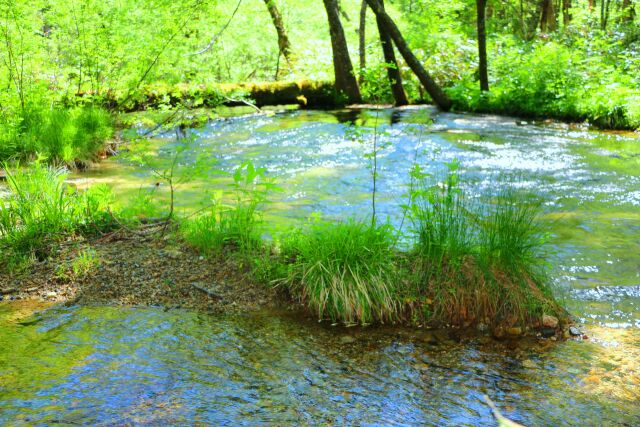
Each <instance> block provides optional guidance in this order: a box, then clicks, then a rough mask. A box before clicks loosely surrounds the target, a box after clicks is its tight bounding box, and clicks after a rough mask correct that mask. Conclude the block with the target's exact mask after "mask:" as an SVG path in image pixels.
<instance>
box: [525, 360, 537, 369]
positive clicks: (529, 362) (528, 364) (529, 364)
mask: <svg viewBox="0 0 640 427" xmlns="http://www.w3.org/2000/svg"><path fill="white" fill-rule="evenodd" d="M522 366H523V367H525V368H529V369H535V368H537V367H538V364H537V363H536V362H534V361H533V360H531V359H525V360H523V361H522Z"/></svg>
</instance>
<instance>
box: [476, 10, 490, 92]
mask: <svg viewBox="0 0 640 427" xmlns="http://www.w3.org/2000/svg"><path fill="white" fill-rule="evenodd" d="M486 7H487V0H476V9H477V12H478V72H479V75H480V90H481V91H487V90H489V72H488V71H487V31H486V26H485V23H486V22H485V11H486Z"/></svg>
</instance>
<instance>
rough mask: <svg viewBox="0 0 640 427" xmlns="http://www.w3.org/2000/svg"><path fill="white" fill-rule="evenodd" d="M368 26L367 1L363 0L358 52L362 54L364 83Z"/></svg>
mask: <svg viewBox="0 0 640 427" xmlns="http://www.w3.org/2000/svg"><path fill="white" fill-rule="evenodd" d="M366 26H367V2H366V1H365V0H362V4H361V5H360V25H359V26H358V54H359V55H360V83H362V78H363V74H362V73H363V71H364V69H365V68H366V67H367V52H366V48H367V46H366Z"/></svg>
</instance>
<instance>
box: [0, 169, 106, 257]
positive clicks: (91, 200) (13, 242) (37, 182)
mask: <svg viewBox="0 0 640 427" xmlns="http://www.w3.org/2000/svg"><path fill="white" fill-rule="evenodd" d="M5 168H6V173H7V184H8V187H9V191H10V193H9V195H8V196H7V198H6V199H4V200H3V201H2V202H3V203H2V205H0V250H1V252H2V254H3V257H2V260H1V261H0V263H1V264H4V265H3V266H4V267H9V268H14V267H16V268H17V267H20V266H24V265H25V264H28V262H29V261H30V260H33V259H38V260H42V259H45V258H47V256H48V255H49V251H50V248H51V247H52V244H54V243H56V242H59V241H60V240H62V239H64V238H66V237H68V236H69V235H70V234H74V233H81V234H89V233H94V232H97V231H102V230H106V229H109V228H111V227H113V225H114V224H113V217H112V215H111V214H110V212H109V211H108V209H109V205H110V204H111V202H112V196H111V192H110V190H109V188H108V187H105V186H94V187H92V188H90V189H88V190H86V191H84V192H78V191H76V190H75V189H73V188H72V187H70V186H68V185H67V184H66V183H65V179H66V178H67V172H66V170H65V169H62V168H55V167H48V166H44V165H43V164H42V163H40V162H35V163H34V164H33V165H31V166H30V167H29V168H26V169H20V168H18V169H10V168H8V167H6V166H5Z"/></svg>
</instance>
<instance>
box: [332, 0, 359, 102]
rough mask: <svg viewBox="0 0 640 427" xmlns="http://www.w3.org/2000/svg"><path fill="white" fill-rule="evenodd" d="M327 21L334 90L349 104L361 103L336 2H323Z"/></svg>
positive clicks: (335, 0) (334, 0) (333, 0)
mask: <svg viewBox="0 0 640 427" xmlns="http://www.w3.org/2000/svg"><path fill="white" fill-rule="evenodd" d="M323 2H324V7H325V9H326V10H327V18H328V20H329V34H330V35H331V48H332V50H333V70H334V72H335V75H336V90H337V91H338V92H339V93H344V94H345V95H346V96H347V100H348V101H349V102H350V103H358V102H362V97H361V96H360V88H359V87H358V82H357V80H356V77H355V75H354V74H353V65H351V58H350V57H349V48H348V47H347V40H346V38H345V36H344V30H343V29H342V23H341V22H340V15H339V12H338V2H337V0H323Z"/></svg>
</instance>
